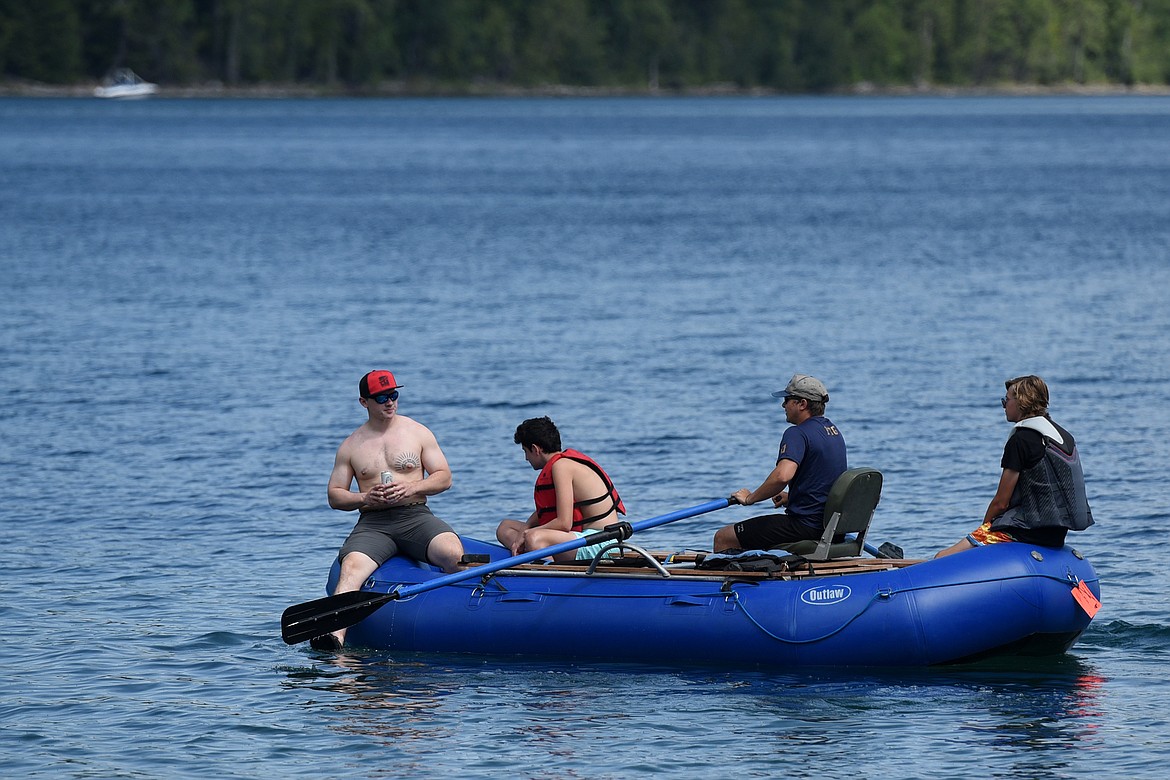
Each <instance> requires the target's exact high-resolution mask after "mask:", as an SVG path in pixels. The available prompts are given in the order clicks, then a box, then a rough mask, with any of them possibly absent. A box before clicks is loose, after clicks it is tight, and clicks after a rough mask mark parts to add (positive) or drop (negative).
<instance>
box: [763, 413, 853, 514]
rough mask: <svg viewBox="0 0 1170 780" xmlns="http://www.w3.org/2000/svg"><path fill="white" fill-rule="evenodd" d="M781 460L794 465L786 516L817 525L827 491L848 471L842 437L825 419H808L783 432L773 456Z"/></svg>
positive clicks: (826, 498)
mask: <svg viewBox="0 0 1170 780" xmlns="http://www.w3.org/2000/svg"><path fill="white" fill-rule="evenodd" d="M782 460H791V461H793V462H795V463H796V475H795V476H794V477H793V478H792V481H791V482H789V483H788V514H790V515H796V516H797V517H800V518H801V519H803V520H808V521H813V522H815V524H816V525H817V526H820V525H821V523H822V521H823V519H824V516H825V502H826V501H828V499H829V490H831V489H832V487H833V483H834V482H836V481H837V477H839V476H841V475H842V474H843V473H844V472H845V470H846V469H847V468H849V467H848V465H847V459H846V455H845V437H843V436H842V435H841V432H840V431H839V430H837V426H836V425H833V423H832V421H830V420H829V419H828V418H825V417H810V418H809V419H807V420H805V421H804V422H802V423H801V424H800V425H792V426H789V427H788V430H786V431H784V436H783V437H782V438H781V439H780V452H779V453H778V454H777V455H776V462H777V463H779V462H780V461H782ZM810 524H812V523H810Z"/></svg>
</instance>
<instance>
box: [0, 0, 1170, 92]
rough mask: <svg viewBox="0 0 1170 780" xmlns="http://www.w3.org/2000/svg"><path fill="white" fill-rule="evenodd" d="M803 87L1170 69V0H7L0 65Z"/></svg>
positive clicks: (356, 84) (269, 77)
mask: <svg viewBox="0 0 1170 780" xmlns="http://www.w3.org/2000/svg"><path fill="white" fill-rule="evenodd" d="M117 66H128V67H131V68H133V69H134V70H136V71H138V72H139V73H140V74H141V75H142V76H143V77H145V78H147V79H149V80H151V81H156V82H159V83H162V84H170V85H186V84H201V83H206V82H209V81H214V82H221V83H223V84H226V85H229V86H231V85H240V86H246V85H255V84H265V83H284V84H294V83H295V84H317V85H326V86H337V87H343V88H351V89H359V90H360V89H371V88H376V87H377V85H379V84H382V83H384V82H407V83H419V84H433V85H447V86H454V87H457V86H458V85H473V84H478V85H484V84H487V85H516V86H521V87H532V86H538V85H546V84H556V85H572V86H592V87H620V88H662V89H674V88H697V87H704V86H709V85H714V84H724V85H734V86H736V87H740V88H753V87H762V88H769V89H776V90H782V91H791V92H805V91H823V90H831V89H835V88H840V87H845V86H850V85H855V84H858V83H871V84H874V85H877V86H897V85H915V86H923V85H941V86H981V85H1002V84H1011V83H1024V84H1041V85H1044V84H1068V83H1074V84H1124V85H1133V84H1154V85H1165V84H1167V83H1170V0H0V74H2V75H3V77H4V78H7V79H23V80H32V81H38V82H44V83H48V84H72V83H79V82H86V81H93V80H96V79H98V78H100V77H101V76H102V75H103V74H105V73H106V72H108V71H109V70H110V69H111V68H113V67H117Z"/></svg>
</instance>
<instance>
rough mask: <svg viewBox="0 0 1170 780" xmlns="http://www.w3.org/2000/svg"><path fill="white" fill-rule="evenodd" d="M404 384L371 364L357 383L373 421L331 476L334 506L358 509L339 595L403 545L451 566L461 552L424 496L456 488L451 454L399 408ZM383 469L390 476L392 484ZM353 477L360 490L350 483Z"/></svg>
mask: <svg viewBox="0 0 1170 780" xmlns="http://www.w3.org/2000/svg"><path fill="white" fill-rule="evenodd" d="M400 387H402V385H399V384H398V382H397V381H395V379H394V374H392V373H390V372H389V371H371V372H370V373H368V374H366V375H365V376H363V377H362V379H361V381H360V382H359V383H358V392H359V395H360V397H359V399H358V401H359V403H361V405H362V406H364V407H365V408H366V411H367V412H368V413H369V420H367V421H366V422H365V423H364V424H363V425H362V426H361V427H359V428H358V429H357V430H356V431H354V432H353V433H351V434H350V435H349V438H347V439H346V440H345V441H344V442H342V443H341V446H340V447H338V449H337V457H336V458H335V459H334V462H333V473H332V474H330V475H329V506H331V507H333V508H334V509H339V510H341V511H343V512H349V511H351V510H354V509H357V510H359V511H360V513H361V514H360V516H359V517H358V521H357V525H355V526H354V528H353V531H351V532H350V534H349V538H347V539H346V540H345V543H344V544H343V545H342V546H341V550H340V552H338V554H337V557H338V558H339V559H340V561H341V575H340V577H339V578H338V580H337V587H336V588H334V590H333V593H334V594H337V593H346V592H348V591H353V590H358V589H360V588H361V586H362V583H364V582H365V581H366V580H367V579H368V578H369V576H370V575H371V574H373V573H374V570H375V569H377V568H378V567H379V566H381V565H382V564H383V563H384V562H385V561H387V560H388V559H389V558H390V557H392V556H393V555H395V554H397V553H398V552H402V553H404V554H406V555H409V556H410V557H411V558H414V559H416V560H420V561H425V562H427V563H430V564H432V565H434V566H438V567H439V568H440V569H442V570H443V571H444V572H448V573H450V572H453V571H455V570H456V569H457V568H458V565H459V560H460V558H462V557H463V543H462V542H461V541H460V540H459V537H458V536H457V535H456V534H455V532H454V531H452V530H451V526H449V525H447V524H446V523H445V522H443V521H442V520H440V519H439V518H437V517H435V515H433V514H432V513H431V510H430V509H429V508H427V503H426V501H427V496H433V495H435V494H437V493H442V492H443V491H444V490H446V489H447V488H449V487H451V469H450V467H449V466H448V465H447V458H446V456H444V455H443V451H442V450H441V449H439V443H438V441H436V440H435V435H434V434H433V433H431V432H430V430H429V429H428V428H427V427H426V426H425V425H422V424H420V423H418V422H415V421H414V420H412V419H410V418H409V417H403V416H401V415H399V414H398V389H399V388H400ZM384 471H385V472H390V475H391V476H392V481H390V482H388V483H387V484H383V480H382V477H381V474H382V472H384ZM355 480H356V481H357V487H358V489H357V490H356V491H354V490H352V489H351V488H352V486H353V483H354V481H355ZM344 642H345V629H341V630H339V631H337V632H336V633H334V634H325V635H323V636H319V637H316V638H315V639H313V640H312V642H311V644H312V645H313V647H316V648H318V649H323V650H334V649H337V648H339V647H341V646H342V644H343V643H344Z"/></svg>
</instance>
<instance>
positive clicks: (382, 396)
mask: <svg viewBox="0 0 1170 780" xmlns="http://www.w3.org/2000/svg"><path fill="white" fill-rule="evenodd" d="M370 398H372V399H373V401H374V403H377V404H384V403H386V402H387V401H397V400H398V391H397V390H391V391H390V392H389V393H378V394H377V395H371V396H370Z"/></svg>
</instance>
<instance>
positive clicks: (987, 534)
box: [967, 520, 1015, 547]
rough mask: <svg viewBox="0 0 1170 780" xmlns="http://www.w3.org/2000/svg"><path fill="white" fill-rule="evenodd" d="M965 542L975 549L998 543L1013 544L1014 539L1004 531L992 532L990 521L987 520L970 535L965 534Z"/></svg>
mask: <svg viewBox="0 0 1170 780" xmlns="http://www.w3.org/2000/svg"><path fill="white" fill-rule="evenodd" d="M967 541H968V542H970V543H971V544H972V545H974V546H975V547H982V546H983V545H985V544H999V543H1000V542H1014V541H1015V539H1014V538H1013V537H1012V535H1011V534H1009V533H1007V532H1006V531H992V530H991V521H990V520H988V521H986V522H984V523H983V525H981V526H979V527H978V528H976V529H975V530H974V531H972V532H971V533H969V534H967Z"/></svg>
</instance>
